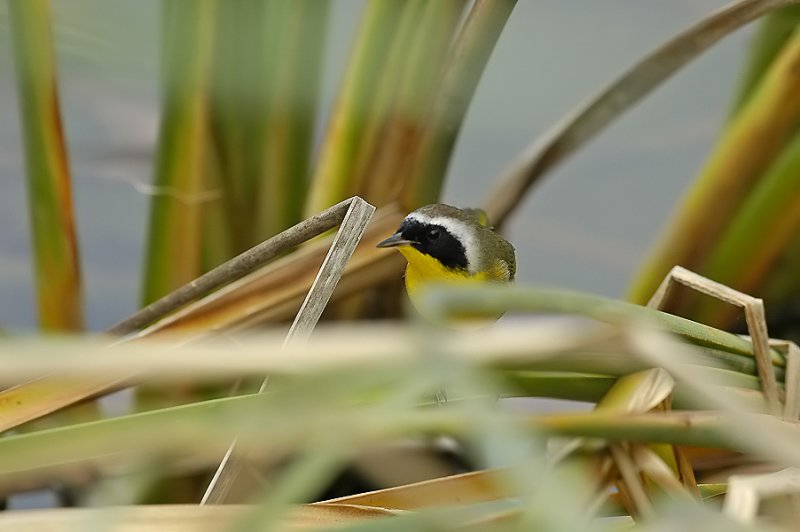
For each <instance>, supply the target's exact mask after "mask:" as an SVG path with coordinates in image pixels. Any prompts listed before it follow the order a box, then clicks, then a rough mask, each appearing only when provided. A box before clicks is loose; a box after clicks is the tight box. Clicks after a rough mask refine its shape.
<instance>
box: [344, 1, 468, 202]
mask: <svg viewBox="0 0 800 532" xmlns="http://www.w3.org/2000/svg"><path fill="white" fill-rule="evenodd" d="M463 11H464V1H463V0H447V1H440V2H417V1H412V2H411V3H410V4H409V5H408V7H406V10H405V12H404V13H403V20H402V21H401V23H400V28H399V30H398V35H397V37H396V38H395V42H394V44H393V46H392V52H391V55H390V57H389V61H390V62H391V63H390V65H391V66H392V68H396V69H398V72H396V73H394V74H393V73H391V72H387V74H388V75H387V77H386V79H384V80H383V81H382V84H381V90H382V91H383V92H384V94H381V93H379V94H378V98H381V97H388V95H386V94H385V93H390V94H391V95H392V96H393V102H392V104H391V106H390V107H389V108H388V109H385V110H384V114H383V116H377V114H378V112H380V110H377V112H376V113H373V115H372V116H371V117H370V122H369V123H368V126H372V127H373V129H369V127H368V129H367V131H366V132H365V137H366V138H365V140H367V141H368V142H369V141H370V137H368V136H367V135H372V136H373V137H377V138H373V139H372V142H373V144H374V146H373V147H372V149H369V146H364V147H362V148H361V149H360V155H359V159H360V161H359V162H360V163H363V164H360V165H359V175H358V181H359V183H357V186H360V187H361V190H362V191H363V192H364V194H365V195H366V197H369V198H371V200H373V201H374V202H376V203H377V204H378V205H385V204H387V203H388V202H389V201H391V200H394V199H396V196H397V191H398V190H399V187H398V186H399V185H400V184H402V183H403V182H405V181H406V180H407V179H408V168H409V165H408V163H409V162H410V161H412V160H413V159H414V156H415V154H416V153H417V151H418V148H419V143H420V140H421V136H422V134H423V133H424V130H425V127H426V122H427V118H428V112H429V111H430V109H431V106H432V103H433V102H434V101H435V99H436V97H437V95H438V94H439V90H440V83H441V81H442V72H443V71H444V70H445V66H446V63H445V60H446V59H447V57H448V51H449V49H450V44H451V42H452V40H453V35H454V33H455V31H456V28H457V26H458V22H459V21H460V19H461V16H462V14H463ZM390 83H392V84H393V85H389V84H390ZM376 122H377V123H376Z"/></svg>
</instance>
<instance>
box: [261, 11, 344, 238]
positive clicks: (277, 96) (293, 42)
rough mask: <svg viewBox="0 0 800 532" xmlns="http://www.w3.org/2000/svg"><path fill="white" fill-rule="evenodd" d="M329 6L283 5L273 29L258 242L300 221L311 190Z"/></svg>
mask: <svg viewBox="0 0 800 532" xmlns="http://www.w3.org/2000/svg"><path fill="white" fill-rule="evenodd" d="M329 7H330V3H329V2H320V1H319V0H281V2H280V5H279V6H278V12H277V13H276V15H277V16H275V17H273V18H274V20H273V22H272V24H271V25H269V26H268V27H269V28H271V29H272V31H273V32H274V33H275V34H276V36H277V37H278V39H277V40H276V41H273V43H272V45H273V47H274V51H273V52H272V53H273V54H275V56H276V59H275V62H274V67H273V68H272V72H270V73H269V74H270V76H271V80H272V81H271V83H270V88H271V90H270V91H269V92H268V94H267V96H268V101H267V109H268V116H267V120H266V122H265V123H264V124H263V126H264V129H265V130H264V132H263V135H262V136H261V137H262V146H261V149H257V151H256V153H257V154H260V155H261V158H262V159H261V162H262V165H263V175H262V178H261V180H260V182H259V183H258V185H257V195H258V197H257V200H258V202H257V205H256V208H255V225H256V231H257V240H259V241H260V240H262V239H264V238H266V237H268V236H272V235H274V234H277V233H279V232H280V231H282V230H284V229H286V228H287V227H290V226H291V225H293V224H295V223H297V222H298V221H300V219H301V216H302V211H303V200H304V199H305V195H306V190H307V188H308V178H309V176H308V173H309V166H310V164H309V163H310V156H311V143H312V140H313V134H314V119H315V114H316V109H317V96H318V92H319V80H320V74H321V72H322V64H321V60H322V52H323V44H324V42H325V29H326V22H327V18H328V11H329Z"/></svg>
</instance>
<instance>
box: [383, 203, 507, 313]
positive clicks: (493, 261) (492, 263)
mask: <svg viewBox="0 0 800 532" xmlns="http://www.w3.org/2000/svg"><path fill="white" fill-rule="evenodd" d="M377 247H379V248H396V249H397V251H399V252H400V253H401V254H402V255H403V256H404V257H405V259H406V261H407V262H408V265H407V266H406V271H405V286H406V292H407V293H408V297H409V299H410V300H411V303H412V305H413V306H414V308H415V309H416V310H417V311H418V312H419V313H420V314H422V315H423V316H427V314H426V311H425V308H424V304H423V302H422V294H423V293H424V292H425V290H426V288H428V287H430V286H432V285H435V284H453V283H493V282H494V283H513V282H514V276H515V274H516V264H517V261H516V253H515V250H514V246H512V245H511V243H510V242H508V241H507V240H506V239H505V238H503V237H502V236H500V235H499V234H498V233H497V232H495V231H494V229H493V228H492V227H491V226H490V225H489V223H488V219H487V217H486V213H484V212H483V211H481V210H479V209H459V208H458V207H453V206H452V205H445V204H443V203H434V204H431V205H425V206H424V207H420V208H418V209H417V210H415V211H413V212H411V213H410V214H408V216H406V217H405V219H403V221H402V222H401V224H400V227H399V228H398V229H397V232H395V233H394V234H393V235H392V236H390V237H389V238H387V239H386V240H383V241H382V242H380V243H378V245H377ZM472 317H473V318H475V317H476V316H472ZM480 317H481V318H483V320H484V321H485V320H486V319H487V318H489V316H480ZM491 317H492V318H494V320H496V319H498V318H499V317H500V316H491Z"/></svg>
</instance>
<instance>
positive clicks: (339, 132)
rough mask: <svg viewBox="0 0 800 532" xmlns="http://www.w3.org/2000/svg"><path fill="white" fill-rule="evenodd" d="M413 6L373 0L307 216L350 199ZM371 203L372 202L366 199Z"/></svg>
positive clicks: (314, 179) (362, 25) (332, 121)
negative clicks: (390, 61) (371, 119)
mask: <svg viewBox="0 0 800 532" xmlns="http://www.w3.org/2000/svg"><path fill="white" fill-rule="evenodd" d="M406 4H407V2H400V1H393V2H386V1H384V0H369V2H368V3H367V5H366V7H365V10H364V14H363V15H362V19H361V23H360V26H359V29H358V34H357V35H356V38H355V42H354V43H353V49H352V51H351V52H350V61H349V64H348V66H347V70H346V72H345V74H344V79H343V80H342V82H341V85H340V93H339V97H338V99H337V102H336V104H335V106H334V109H333V111H332V113H331V116H330V119H329V122H328V126H327V131H326V134H325V138H324V139H323V142H322V147H321V149H320V153H319V155H318V157H317V162H316V164H315V168H314V172H313V175H312V179H311V184H310V189H309V193H308V197H307V198H306V205H305V212H306V214H307V215H308V214H309V213H315V212H319V211H320V210H322V209H324V208H325V207H327V206H328V205H331V204H333V203H336V202H338V201H341V200H342V199H344V198H346V197H347V196H349V195H352V193H353V191H352V190H351V186H352V180H353V175H354V174H355V170H356V164H357V163H358V161H357V157H358V150H359V145H360V142H361V139H362V136H363V132H364V127H365V124H366V120H367V117H368V116H369V115H370V113H372V112H373V109H374V107H375V100H374V98H373V95H374V94H375V92H376V90H377V88H378V86H379V83H380V79H381V76H382V75H383V66H384V64H385V63H386V61H387V58H388V56H389V52H390V50H391V45H392V42H393V39H394V36H395V34H396V30H397V28H398V25H399V24H398V21H399V20H401V18H402V12H403V9H404V8H405V7H406ZM366 199H367V200H369V198H366Z"/></svg>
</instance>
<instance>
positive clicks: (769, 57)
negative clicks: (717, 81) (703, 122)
mask: <svg viewBox="0 0 800 532" xmlns="http://www.w3.org/2000/svg"><path fill="white" fill-rule="evenodd" d="M798 27H800V6H789V7H786V8H784V9H779V10H778V11H775V12H773V13H770V14H769V15H767V16H765V17H764V18H763V19H762V20H761V21H760V22H759V25H758V30H757V31H756V34H755V36H754V39H753V42H752V43H751V45H750V50H749V57H748V59H747V64H746V66H745V69H744V72H743V74H742V79H741V82H740V85H739V90H738V94H737V95H736V97H735V98H734V101H733V105H732V106H731V118H733V117H734V116H736V113H738V112H739V110H740V109H741V108H742V106H743V105H744V104H745V103H746V102H747V100H748V99H749V98H750V96H751V95H752V94H753V92H754V91H755V90H756V88H757V87H758V84H759V83H760V82H761V79H762V78H763V76H764V73H765V72H766V71H767V69H768V68H769V66H770V65H771V64H772V61H773V60H774V59H775V57H776V56H777V55H778V53H779V52H780V50H781V48H782V47H783V45H784V44H786V41H787V40H789V38H790V37H791V36H792V33H793V32H794V30H795V29H797V28H798Z"/></svg>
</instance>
